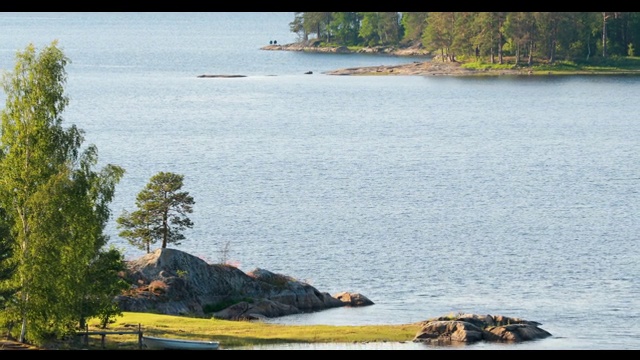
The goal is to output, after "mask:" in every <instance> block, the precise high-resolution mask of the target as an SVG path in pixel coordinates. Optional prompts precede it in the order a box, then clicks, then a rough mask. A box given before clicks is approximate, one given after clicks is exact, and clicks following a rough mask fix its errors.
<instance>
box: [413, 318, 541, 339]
mask: <svg viewBox="0 0 640 360" xmlns="http://www.w3.org/2000/svg"><path fill="white" fill-rule="evenodd" d="M420 325H421V328H420V330H419V331H418V333H417V334H416V336H415V338H414V340H413V341H414V342H424V343H428V344H432V345H451V344H454V343H474V342H478V341H489V342H522V341H529V340H537V339H543V338H546V337H549V336H551V334H550V333H549V332H547V331H546V330H543V329H541V328H539V325H540V323H537V322H535V321H528V320H523V319H519V318H513V317H507V316H502V315H496V316H492V315H477V314H459V315H457V316H442V317H439V318H436V319H431V320H427V321H423V322H422V323H421V324H420Z"/></svg>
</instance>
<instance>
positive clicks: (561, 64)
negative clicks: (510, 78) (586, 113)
mask: <svg viewBox="0 0 640 360" xmlns="http://www.w3.org/2000/svg"><path fill="white" fill-rule="evenodd" d="M496 59H497V58H496ZM461 62H462V63H463V64H462V67H464V68H467V69H472V70H488V69H491V70H507V69H520V70H531V71H532V73H533V74H545V75H546V74H551V75H553V74H557V75H562V74H640V57H637V56H627V57H614V58H608V59H602V58H592V59H591V60H590V61H556V62H554V63H553V64H549V63H547V62H544V61H534V63H533V65H532V66H528V65H527V63H526V59H524V60H521V62H520V65H518V66H517V67H516V66H515V65H514V64H515V61H514V59H513V58H504V59H503V64H498V63H495V64H491V63H488V62H484V61H483V60H480V61H475V60H469V61H464V60H463V61H461Z"/></svg>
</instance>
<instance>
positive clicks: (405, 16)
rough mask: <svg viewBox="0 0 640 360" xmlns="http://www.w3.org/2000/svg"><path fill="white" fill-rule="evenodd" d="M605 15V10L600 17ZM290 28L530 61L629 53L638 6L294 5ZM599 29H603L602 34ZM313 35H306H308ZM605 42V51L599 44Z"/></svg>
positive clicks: (342, 40) (325, 36)
mask: <svg viewBox="0 0 640 360" xmlns="http://www.w3.org/2000/svg"><path fill="white" fill-rule="evenodd" d="M603 16H604V18H603ZM290 28H291V31H293V32H296V33H298V34H300V35H301V37H302V38H303V39H304V40H305V41H307V40H308V39H309V35H312V34H316V40H322V41H324V42H325V44H326V45H325V46H327V45H328V44H330V43H335V44H336V46H374V45H389V46H399V45H401V43H402V44H406V45H408V44H415V43H416V42H417V41H421V42H422V45H423V47H424V48H426V49H427V50H429V51H431V52H432V53H433V54H438V55H441V56H443V57H444V58H448V59H450V60H451V59H455V58H456V57H457V56H459V55H467V56H468V55H471V54H472V53H473V52H474V50H475V49H476V48H477V49H478V50H479V55H481V56H490V57H491V61H492V62H493V61H494V56H497V57H498V62H500V63H502V61H503V58H502V56H503V54H504V55H505V56H510V57H511V58H512V59H513V60H515V61H516V62H519V61H524V62H525V63H527V64H529V65H531V64H530V62H533V59H534V58H542V59H545V60H546V61H549V62H555V61H556V60H573V59H578V58H579V59H590V58H591V57H593V56H594V55H596V54H602V56H603V57H609V56H635V51H634V50H633V49H634V47H635V44H634V43H635V42H637V41H638V40H637V39H640V13H639V12H616V13H613V12H608V13H602V12H428V13H426V12H358V13H353V12H331V13H320V12H298V13H295V18H294V21H293V22H292V23H291V24H290ZM603 34H604V35H605V36H603ZM312 40H313V39H312ZM605 44H606V51H604V45H605Z"/></svg>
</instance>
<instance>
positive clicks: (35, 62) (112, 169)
mask: <svg viewBox="0 0 640 360" xmlns="http://www.w3.org/2000/svg"><path fill="white" fill-rule="evenodd" d="M57 45H58V43H57V41H53V42H52V43H51V44H50V45H49V46H46V47H44V48H43V49H42V50H41V51H39V52H38V51H37V50H36V48H35V46H34V45H33V44H30V45H28V46H27V47H26V49H25V50H24V51H21V52H18V53H17V56H16V65H15V68H14V70H13V72H9V73H5V74H4V76H3V82H2V85H3V89H4V91H5V93H6V105H5V108H4V109H3V111H2V114H1V117H2V124H1V127H0V131H1V134H0V207H1V208H3V209H4V211H5V212H6V223H7V226H8V227H9V229H10V235H9V236H10V237H11V242H12V244H13V252H12V254H11V257H12V262H13V263H14V264H15V266H16V268H15V271H14V272H13V274H12V276H10V279H9V280H5V281H4V282H5V285H14V286H15V287H16V288H17V289H18V291H17V292H16V293H15V295H14V298H13V302H12V304H15V305H13V306H12V308H11V309H9V310H11V313H15V314H16V317H17V319H16V320H18V321H19V322H20V323H21V328H20V335H19V341H20V342H27V341H29V342H32V343H36V344H37V343H41V342H43V341H44V340H46V339H49V338H56V337H62V336H64V335H67V334H69V333H71V332H73V331H75V329H76V328H77V325H78V324H79V322H80V321H81V319H82V318H86V317H91V316H93V315H95V313H96V310H95V308H94V311H93V313H87V312H85V311H83V307H84V305H85V304H86V303H87V299H88V298H92V297H93V295H97V294H92V293H91V286H92V285H93V279H91V277H90V276H88V275H89V274H90V272H91V270H92V267H93V266H94V264H95V262H96V259H98V258H99V257H100V254H101V252H102V251H103V247H104V246H105V245H106V243H107V242H108V237H107V236H105V235H104V233H103V230H104V227H105V225H106V223H107V221H108V219H109V216H110V211H109V207H108V204H109V203H110V202H111V200H112V198H113V196H114V193H115V186H116V184H117V183H118V182H119V180H120V178H121V177H122V176H123V174H124V170H123V169H122V168H120V167H118V166H115V165H106V166H105V167H104V168H103V169H102V170H100V171H95V170H93V168H94V167H95V166H96V164H97V162H98V154H97V148H96V147H95V146H94V145H89V146H86V147H83V142H84V131H82V130H81V129H79V128H77V127H76V126H75V125H71V126H69V127H66V128H65V127H63V117H62V114H63V112H64V110H65V108H66V106H67V105H68V103H69V98H68V97H67V95H66V94H65V91H64V90H65V89H64V85H65V83H66V79H67V73H66V69H65V67H66V65H67V64H68V62H69V59H68V58H67V57H66V56H65V55H64V53H63V52H62V50H61V49H60V48H58V46H57ZM120 260H121V259H116V260H115V262H119V261H120ZM115 265H117V264H115ZM110 281H113V282H118V281H119V280H118V278H111V280H110ZM103 305H105V306H107V305H108V306H110V304H107V303H103Z"/></svg>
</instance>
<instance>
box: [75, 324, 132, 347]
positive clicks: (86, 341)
mask: <svg viewBox="0 0 640 360" xmlns="http://www.w3.org/2000/svg"><path fill="white" fill-rule="evenodd" d="M85 329H86V330H85V331H83V332H78V333H76V335H78V336H82V337H83V340H84V344H85V346H89V336H90V335H99V336H100V337H101V345H102V348H103V349H104V348H105V338H106V337H107V335H138V347H139V348H140V349H142V348H143V346H142V326H140V324H138V330H135V331H89V327H88V326H87V327H86V328H85Z"/></svg>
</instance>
